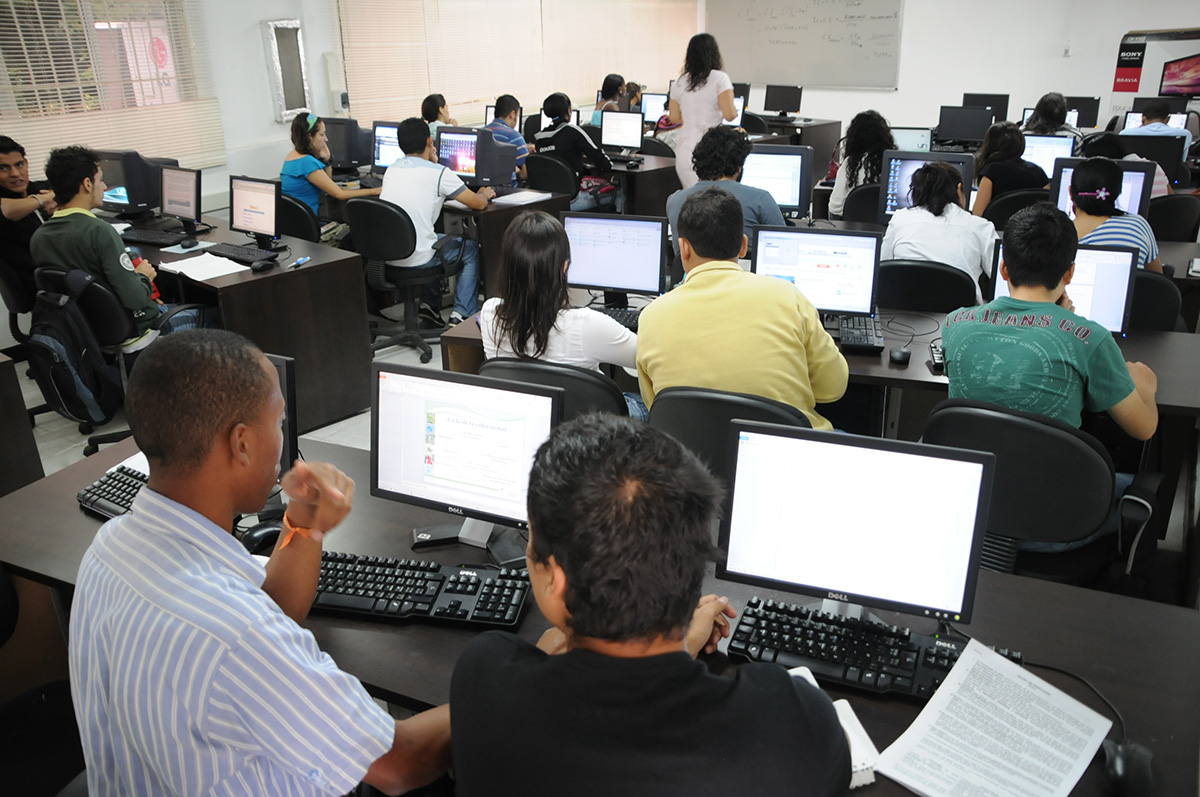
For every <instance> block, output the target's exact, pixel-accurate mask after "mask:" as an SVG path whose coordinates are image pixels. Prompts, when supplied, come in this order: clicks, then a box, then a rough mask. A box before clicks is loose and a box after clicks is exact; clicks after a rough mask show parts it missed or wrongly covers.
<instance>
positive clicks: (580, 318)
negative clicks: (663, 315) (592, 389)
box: [479, 298, 637, 371]
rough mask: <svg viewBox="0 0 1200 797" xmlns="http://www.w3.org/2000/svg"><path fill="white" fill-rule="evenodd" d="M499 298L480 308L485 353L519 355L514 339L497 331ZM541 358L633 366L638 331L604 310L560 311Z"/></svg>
mask: <svg viewBox="0 0 1200 797" xmlns="http://www.w3.org/2000/svg"><path fill="white" fill-rule="evenodd" d="M500 302H501V300H500V299H499V298H495V299H488V300H487V301H486V302H484V303H483V309H482V310H480V311H479V330H480V332H481V333H482V335H483V353H484V355H485V356H487V357H488V359H491V358H492V357H516V356H517V353H516V351H515V350H514V349H513V348H512V344H511V342H510V341H509V340H508V339H507V338H505V339H504V340H500V339H499V338H498V336H497V334H496V310H497V309H498V308H499V307H500ZM532 344H533V341H532V340H530V341H529V342H528V344H527V346H526V348H527V349H530V348H532ZM528 354H532V352H528ZM538 359H540V360H545V361H546V362H550V363H559V364H561V365H574V366H577V367H579V368H587V369H589V370H592V371H598V370H600V363H612V364H613V365H619V366H621V367H622V368H632V367H634V365H635V364H636V362H637V335H635V334H633V333H632V332H630V331H629V330H628V329H626V328H625V327H623V326H621V325H620V324H618V323H617V322H616V321H614V320H613V319H611V318H609V317H608V316H606V315H604V313H597V312H596V311H595V310H589V309H587V308H585V307H575V308H571V309H569V310H563V311H561V312H560V313H559V314H558V321H556V322H555V323H554V328H553V329H552V330H550V340H549V342H548V343H547V344H546V351H545V352H544V353H543V354H542V356H541V357H539V358H538Z"/></svg>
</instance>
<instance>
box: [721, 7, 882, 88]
mask: <svg viewBox="0 0 1200 797" xmlns="http://www.w3.org/2000/svg"><path fill="white" fill-rule="evenodd" d="M902 3H903V0H793V1H792V2H786V1H782V0H708V3H707V30H708V32H710V33H712V34H713V36H715V37H716V39H717V44H718V45H720V47H721V58H722V60H723V61H724V62H725V71H726V72H727V73H729V76H730V78H732V79H733V80H734V81H737V82H741V83H775V84H787V85H797V86H812V87H822V88H875V89H894V88H896V83H897V75H898V73H899V71H900V16H901V14H900V12H901V9H902Z"/></svg>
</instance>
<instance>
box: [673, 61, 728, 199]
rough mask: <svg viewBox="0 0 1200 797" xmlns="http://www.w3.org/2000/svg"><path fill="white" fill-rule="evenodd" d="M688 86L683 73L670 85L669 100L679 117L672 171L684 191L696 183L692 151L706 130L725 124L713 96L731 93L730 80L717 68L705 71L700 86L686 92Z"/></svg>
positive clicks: (688, 83) (690, 82) (686, 76)
mask: <svg viewBox="0 0 1200 797" xmlns="http://www.w3.org/2000/svg"><path fill="white" fill-rule="evenodd" d="M691 85H692V81H691V79H690V78H689V77H688V75H687V73H686V72H685V73H684V74H682V75H680V76H679V77H678V78H676V80H675V83H674V84H673V85H672V86H671V99H673V100H675V102H676V104H677V105H679V114H680V116H682V117H683V126H682V127H680V133H679V140H678V142H677V143H676V144H675V171H676V172H677V173H678V174H679V181H680V182H681V183H682V184H683V187H684V188H689V187H691V186H693V185H695V184H696V182H697V180H699V178H698V177H696V173H695V172H694V171H692V150H694V149H695V148H696V144H698V143H699V142H700V139H701V138H703V137H704V134H705V133H707V132H708V129H709V128H710V127H716V126H717V125H719V124H721V123H722V122H724V121H725V116H724V115H723V114H722V113H721V106H720V105H718V104H717V97H718V96H719V95H720V94H721V93H722V92H725V91H733V81H731V80H730V79H729V75H727V74H725V73H724V72H722V71H721V70H719V69H714V70H713V71H711V72H709V73H708V79H707V80H706V81H704V85H703V86H699V87H698V88H697V89H696V90H695V91H688V87H689V86H691Z"/></svg>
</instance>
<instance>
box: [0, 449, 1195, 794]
mask: <svg viewBox="0 0 1200 797" xmlns="http://www.w3.org/2000/svg"><path fill="white" fill-rule="evenodd" d="M133 450H134V447H133V443H132V441H125V442H123V443H120V444H118V445H116V446H113V447H111V448H106V449H104V450H102V451H101V452H100V453H99V454H97V455H95V456H93V457H90V458H88V459H86V460H84V461H83V462H80V463H77V464H76V465H73V466H71V467H70V468H67V469H66V470H63V471H60V472H58V473H56V474H54V475H52V476H50V477H47V478H45V479H42V480H40V481H38V482H35V483H34V484H32V485H29V486H28V487H25V488H23V489H21V490H19V491H17V492H15V493H13V494H11V495H8V496H5V497H4V498H0V514H2V515H3V516H4V517H5V518H6V519H7V520H8V522H7V523H5V524H4V525H3V526H2V527H0V559H2V560H3V561H4V563H5V565H6V566H7V567H9V568H11V569H12V570H13V571H15V572H17V573H19V574H21V575H24V576H27V577H29V578H32V579H35V580H38V581H41V582H43V583H47V584H50V585H51V586H54V587H58V588H66V589H69V588H70V587H71V586H72V585H73V584H74V583H75V576H76V572H77V569H78V567H79V562H80V560H81V558H82V556H83V553H84V551H85V550H86V549H87V546H88V545H89V544H90V542H91V539H92V537H93V536H94V535H95V533H96V530H97V529H98V528H99V526H100V521H99V520H98V519H96V518H93V517H91V516H90V515H86V514H84V513H83V512H82V510H80V509H79V508H78V506H77V504H76V502H75V500H74V495H75V492H76V491H77V490H78V489H79V488H80V487H81V486H83V485H86V484H89V483H90V482H91V481H92V480H94V479H95V478H97V477H98V476H99V475H100V474H101V473H102V472H103V471H104V470H105V469H106V468H107V467H110V466H111V465H113V464H115V463H117V462H119V461H120V460H122V459H123V458H124V457H126V456H128V455H129V454H131V453H132V451H133ZM304 450H305V454H306V455H307V456H308V458H309V459H312V460H324V461H328V462H332V463H333V464H335V465H337V466H338V467H340V468H341V469H342V470H344V471H345V472H346V473H347V474H348V475H349V476H351V477H352V478H353V479H354V480H355V481H356V482H357V483H358V484H359V486H360V488H359V490H358V491H357V494H356V496H355V507H354V511H353V512H352V513H351V514H350V515H348V516H347V518H346V520H345V521H344V522H343V524H342V526H341V527H339V528H338V529H337V530H335V531H334V532H333V533H331V534H330V535H329V536H328V537H327V539H326V547H327V548H328V549H330V550H337V551H348V552H353V553H360V554H372V555H379V556H395V557H400V558H410V557H412V556H413V554H412V552H411V551H410V550H409V540H410V539H411V538H410V535H409V534H408V529H410V528H411V527H413V526H414V525H426V524H432V523H444V522H447V521H448V520H450V516H448V515H444V514H441V513H438V512H434V511H431V510H424V509H418V508H415V507H410V506H407V505H403V504H397V503H393V502H391V501H388V500H386V499H382V498H376V497H373V496H371V495H370V494H369V493H370V491H369V490H368V489H367V486H368V485H369V480H370V464H369V459H370V458H369V454H368V452H366V451H363V450H359V449H350V448H345V447H342V446H336V445H331V444H326V443H318V442H311V441H306V442H305V444H304ZM925 495H926V491H925V490H924V489H921V490H916V489H914V491H913V499H914V500H926V499H925V498H924V497H922V496H925ZM481 556H482V552H480V551H479V550H477V549H468V548H462V547H458V546H451V547H448V548H441V549H428V550H425V551H422V552H421V553H420V557H421V558H429V559H436V560H438V561H440V562H443V563H463V562H474V561H480V557H481ZM703 589H704V590H705V591H706V592H716V593H719V594H722V595H727V596H728V597H729V598H730V600H731V602H732V603H733V605H734V607H735V608H736V609H738V610H740V609H741V608H743V607H744V606H745V602H746V599H747V598H748V597H749V596H750V595H752V594H758V595H760V596H762V597H764V598H774V599H786V601H787V602H789V603H792V602H808V600H807V599H805V598H804V597H803V596H794V595H789V594H787V593H782V592H777V591H772V590H765V589H757V588H751V587H747V586H744V585H741V584H735V583H731V582H724V581H719V580H717V579H716V577H715V576H714V575H713V573H712V571H711V570H710V572H709V575H708V577H707V578H706V580H705V584H704V588H703ZM878 614H880V615H881V616H882V617H883V618H884V619H885V620H887V621H889V622H898V623H903V624H908V625H910V627H913V628H914V629H916V630H919V631H922V632H928V631H930V630H932V628H931V626H930V623H931V621H929V620H925V619H920V618H913V617H908V616H902V615H896V614H893V613H888V612H878ZM304 625H305V626H306V627H307V628H309V629H310V630H311V631H312V632H313V634H314V635H315V637H316V639H317V641H318V643H319V644H320V645H321V648H322V649H323V650H325V651H326V652H327V653H329V654H330V655H331V656H332V657H333V659H334V660H335V661H336V662H337V663H338V665H339V666H340V667H342V668H343V669H345V670H346V671H348V672H350V673H352V674H354V675H355V676H357V677H358V678H359V679H361V680H362V681H363V683H364V684H365V685H366V686H367V688H368V690H370V691H371V693H372V694H374V695H376V696H377V697H380V698H383V699H386V700H389V701H391V702H393V703H397V704H400V705H404V706H407V707H409V708H413V709H421V708H425V707H428V706H432V705H438V704H441V703H444V702H446V701H447V700H448V699H449V688H450V675H451V672H452V670H453V667H454V663H455V661H456V660H457V659H458V656H459V655H460V653H461V652H462V650H463V649H464V647H465V646H466V645H467V643H468V642H470V640H471V639H472V638H473V637H474V634H475V632H473V631H470V630H463V629H458V628H446V627H440V626H436V625H427V624H416V623H414V624H403V623H401V624H382V623H373V622H367V621H362V620H348V619H344V618H337V617H329V616H312V617H310V618H309V619H308V620H307V621H306V622H305V623H304ZM547 627H548V624H547V622H546V620H545V619H544V618H543V617H542V616H541V614H540V613H539V612H538V610H537V608H536V606H535V605H533V604H532V603H531V604H530V607H529V609H528V610H527V614H526V616H525V618H524V619H523V621H522V622H521V624H520V626H519V627H518V628H517V633H518V634H519V635H520V636H521V637H523V638H525V639H527V640H530V641H535V640H536V639H537V638H538V637H539V636H540V634H541V633H542V631H543V630H545V629H546V628H547ZM961 630H963V631H964V632H966V633H968V634H970V635H972V636H975V637H977V638H979V639H980V640H981V641H983V642H985V643H987V644H991V645H995V646H998V647H1008V648H1011V649H1014V650H1020V651H1021V652H1022V653H1023V654H1024V655H1025V657H1026V660H1027V661H1032V662H1038V663H1044V664H1052V665H1055V666H1058V667H1062V668H1065V669H1067V670H1069V671H1071V672H1073V673H1076V674H1078V675H1080V676H1082V677H1084V678H1087V679H1088V680H1090V681H1091V682H1092V683H1093V684H1095V685H1096V687H1097V688H1099V689H1100V690H1102V691H1103V693H1104V694H1105V696H1106V697H1108V698H1109V699H1110V700H1111V701H1113V702H1114V703H1115V704H1116V705H1117V707H1118V708H1119V709H1120V711H1121V712H1122V714H1123V715H1124V717H1125V722H1126V724H1127V733H1128V735H1129V737H1130V738H1132V739H1134V740H1136V741H1137V742H1139V743H1140V744H1143V745H1146V746H1147V747H1149V748H1150V749H1151V750H1152V751H1153V753H1154V761H1155V776H1156V778H1157V781H1158V786H1159V791H1158V793H1159V794H1164V795H1165V794H1195V793H1196V790H1197V771H1198V767H1200V748H1198V746H1197V740H1198V739H1200V712H1197V711H1196V710H1195V707H1196V706H1197V705H1200V680H1198V679H1196V678H1195V677H1194V670H1195V667H1196V652H1195V651H1196V647H1195V640H1196V639H1197V638H1200V613H1197V612H1194V611H1190V610H1187V609H1182V608H1179V607H1174V606H1166V605H1163V604H1157V603H1149V602H1146V601H1141V600H1136V599H1132V598H1125V597H1121V596H1118V595H1111V594H1108V593H1102V592H1094V591H1091V590H1085V589H1080V588H1075V587H1068V586H1063V585H1059V584H1053V583H1050V582H1046V581H1037V580H1033V579H1026V578H1021V577H1018V576H1010V575H1003V574H999V573H992V572H989V571H982V572H981V573H980V578H979V586H978V589H977V591H976V598H975V608H974V616H973V618H972V620H971V622H970V623H969V624H967V625H964V626H962V629H961ZM724 648H725V645H724V644H722V646H721V652H718V653H717V654H714V655H712V656H707V657H705V662H706V663H707V665H708V666H709V667H710V669H712V670H714V671H716V672H719V673H726V674H731V673H732V672H733V671H734V669H735V665H733V664H732V663H731V662H730V661H729V660H728V659H727V658H726V656H725V655H724V652H723V651H724ZM1034 672H1036V673H1037V674H1038V675H1039V676H1041V677H1043V678H1045V679H1046V680H1048V681H1050V682H1051V683H1053V684H1054V685H1055V686H1057V687H1059V688H1060V689H1063V690H1064V691H1066V692H1068V693H1069V694H1071V695H1072V696H1074V697H1075V698H1077V699H1079V700H1081V701H1083V702H1084V703H1086V704H1088V705H1089V706H1091V707H1092V708H1094V709H1095V710H1096V711H1099V712H1100V713H1102V714H1105V715H1106V716H1107V715H1108V711H1107V709H1105V707H1104V706H1103V705H1102V704H1101V703H1100V702H1099V701H1098V700H1096V699H1095V698H1094V697H1093V696H1092V695H1091V694H1090V692H1088V690H1087V689H1086V688H1085V687H1083V686H1081V685H1080V684H1078V683H1077V682H1076V681H1074V680H1073V679H1071V678H1068V677H1065V676H1061V675H1059V674H1057V673H1052V672H1048V671H1044V670H1036V669H1035V670H1034ZM828 691H829V693H830V695H831V697H833V698H834V699H838V698H842V697H844V698H846V699H848V700H849V701H850V703H851V704H852V705H853V707H854V710H855V712H856V713H857V714H858V716H859V718H860V719H861V720H862V723H863V725H864V727H865V728H866V730H867V731H868V733H869V734H870V736H871V738H872V739H873V741H874V742H875V744H876V745H877V746H878V747H879V749H881V750H882V749H883V748H885V747H886V746H887V745H889V744H890V743H891V742H892V741H893V740H895V739H896V738H897V737H898V736H899V734H900V733H901V732H902V731H903V730H904V729H905V728H907V727H908V725H909V724H910V723H911V722H912V721H913V719H914V718H915V717H916V715H917V713H918V712H919V711H920V709H921V707H922V705H923V704H922V703H919V702H917V701H913V700H909V699H903V698H897V697H887V696H871V695H867V694H865V693H863V692H858V691H852V690H846V689H841V688H831V689H829V690H828ZM745 731H746V732H747V733H755V732H764V733H769V732H770V728H769V725H764V727H762V728H746V729H745ZM1115 733H1116V731H1115V730H1114V735H1115ZM1106 788H1107V782H1106V780H1105V776H1104V773H1103V764H1102V762H1101V761H1099V760H1097V761H1093V762H1092V764H1091V766H1089V767H1088V769H1087V771H1086V772H1085V773H1084V776H1083V779H1082V780H1081V781H1080V783H1079V785H1078V786H1077V787H1076V788H1075V790H1074V791H1073V792H1072V794H1076V795H1100V794H1104V793H1106V791H1105V790H1106ZM870 793H872V794H879V795H899V794H908V793H909V792H907V791H906V790H905V789H903V788H902V787H900V786H898V785H896V784H895V783H893V782H891V781H889V780H887V779H886V778H880V779H879V780H877V782H876V784H875V785H874V786H872V787H870Z"/></svg>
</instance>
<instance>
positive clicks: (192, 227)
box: [159, 166, 200, 235]
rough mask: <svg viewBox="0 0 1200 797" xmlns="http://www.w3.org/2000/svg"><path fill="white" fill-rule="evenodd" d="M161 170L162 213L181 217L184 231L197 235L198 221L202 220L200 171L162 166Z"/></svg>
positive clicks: (160, 193)
mask: <svg viewBox="0 0 1200 797" xmlns="http://www.w3.org/2000/svg"><path fill="white" fill-rule="evenodd" d="M160 172H161V174H162V186H161V188H160V190H159V195H160V197H161V203H162V214H163V215H164V216H174V217H175V218H177V219H179V220H180V221H181V222H183V230H184V232H186V233H187V234H188V235H195V234H196V222H198V221H200V171H199V170H198V169H180V168H179V167H178V166H162V167H160Z"/></svg>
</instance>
